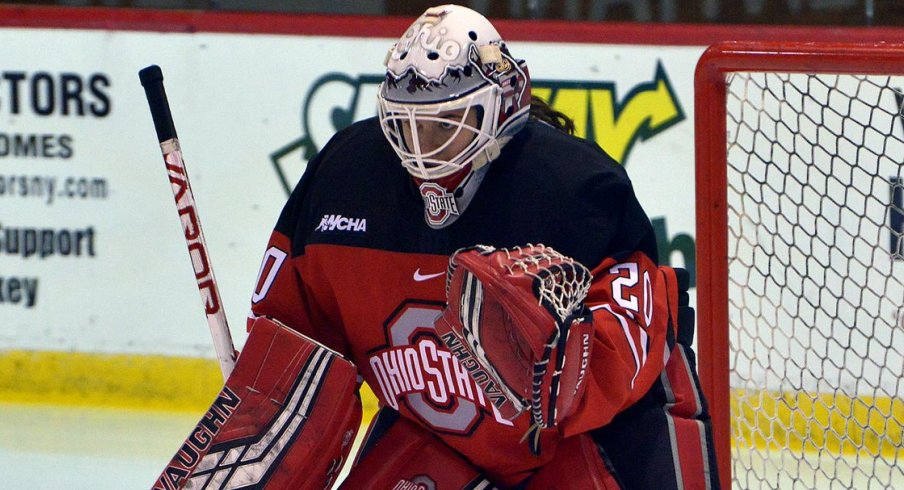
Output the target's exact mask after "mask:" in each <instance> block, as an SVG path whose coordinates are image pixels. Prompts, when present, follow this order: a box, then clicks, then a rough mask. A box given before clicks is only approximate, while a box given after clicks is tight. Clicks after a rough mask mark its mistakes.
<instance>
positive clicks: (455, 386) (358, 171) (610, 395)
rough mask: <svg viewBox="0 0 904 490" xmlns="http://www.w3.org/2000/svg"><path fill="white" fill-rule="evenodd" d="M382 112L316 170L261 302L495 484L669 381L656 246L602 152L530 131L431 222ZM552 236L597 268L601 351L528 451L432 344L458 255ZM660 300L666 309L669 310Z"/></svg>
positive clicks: (273, 243)
mask: <svg viewBox="0 0 904 490" xmlns="http://www.w3.org/2000/svg"><path fill="white" fill-rule="evenodd" d="M423 206H424V203H423V201H422V199H421V197H420V195H419V193H418V192H417V189H416V188H415V187H414V185H413V184H412V181H411V178H410V177H409V175H408V174H407V173H406V171H405V170H404V169H403V168H402V166H401V165H400V164H399V160H398V157H397V156H396V155H395V153H394V152H393V151H392V149H391V148H390V146H389V144H388V143H387V142H386V141H385V139H384V136H383V134H382V132H381V130H380V127H379V123H378V121H377V120H376V119H369V120H365V121H362V122H359V123H356V124H354V125H352V126H350V127H349V128H346V129H344V130H342V131H341V132H339V133H337V134H336V135H335V136H334V137H333V138H332V139H331V140H330V142H329V143H328V144H327V145H326V146H325V147H324V148H323V150H322V151H321V152H320V153H319V154H318V155H317V156H316V157H315V158H314V159H313V160H311V162H310V163H309V164H308V167H307V170H306V171H305V174H304V176H303V177H302V179H301V181H300V182H299V184H298V185H297V187H296V188H295V190H294V192H293V193H292V195H291V197H290V198H289V200H288V202H287V204H286V206H285V208H284V209H283V212H282V214H281V216H280V218H279V221H278V223H277V225H276V227H275V230H274V232H273V234H272V236H271V238H270V242H269V247H268V249H267V252H266V255H265V258H264V262H263V265H262V269H261V277H260V279H259V283H258V285H257V289H256V290H255V292H254V296H253V306H252V311H253V313H254V314H255V315H267V316H272V317H275V318H277V319H279V320H281V321H282V322H284V323H286V324H288V325H290V326H292V327H293V328H296V329H298V330H299V331H301V332H302V333H304V334H306V335H308V336H311V337H313V338H315V339H317V340H319V341H321V342H323V343H325V344H327V345H328V346H330V347H332V348H334V349H336V350H338V351H339V352H342V353H343V354H345V355H346V356H348V357H349V358H350V359H351V360H352V361H353V362H354V363H355V364H356V365H357V367H358V369H359V372H360V374H361V375H362V376H363V378H364V379H365V380H366V382H367V383H368V385H369V386H370V387H371V388H372V389H373V391H374V393H375V394H376V395H377V397H378V398H379V400H380V402H381V404H382V405H384V406H389V407H392V408H394V409H396V410H398V411H399V412H400V413H401V414H402V415H403V416H405V417H407V418H409V419H412V420H415V421H417V422H418V423H420V424H422V425H423V426H424V427H427V428H428V429H429V430H431V431H433V432H434V433H436V434H438V435H439V436H440V437H441V438H442V440H443V441H444V442H446V443H447V444H448V445H450V446H451V447H453V448H454V449H456V450H457V451H458V452H460V453H461V454H462V455H464V456H465V457H466V458H467V459H468V460H470V461H471V463H473V464H474V465H476V466H477V467H479V468H481V469H482V470H483V471H485V472H486V474H487V475H488V476H489V477H491V478H494V479H496V480H497V481H499V482H500V483H513V482H517V481H519V480H520V479H522V478H523V477H524V476H526V475H527V473H528V472H529V471H530V470H532V469H534V468H536V467H538V466H540V465H542V464H543V463H544V462H546V461H548V460H549V459H550V458H551V457H552V455H553V454H554V451H555V448H556V442H557V441H558V440H559V439H560V438H561V437H563V436H567V435H571V434H575V433H580V432H585V431H588V430H592V429H595V428H597V427H601V426H603V425H605V424H607V423H608V422H609V421H610V420H611V419H612V418H613V417H614V416H615V415H616V414H617V413H619V412H620V411H622V410H624V409H625V408H626V407H628V406H630V405H631V404H632V403H634V402H635V401H636V400H638V399H639V398H640V397H641V396H642V395H643V394H644V393H645V392H646V391H647V390H648V389H649V387H650V386H651V385H652V383H653V381H654V380H655V379H656V377H657V376H658V375H659V374H660V372H661V371H662V368H663V364H664V360H665V359H666V358H667V356H668V354H667V353H668V352H669V349H670V346H669V345H668V344H669V343H670V342H671V340H667V337H670V336H671V334H670V333H669V328H668V327H667V326H666V325H667V320H666V319H665V318H663V316H664V315H666V314H667V313H666V312H665V309H666V308H665V305H664V304H659V303H657V302H656V301H653V299H652V298H653V296H654V291H653V289H654V288H656V287H657V283H656V281H655V280H652V279H651V276H653V272H654V271H655V268H656V260H657V258H656V243H655V238H654V234H653V229H652V226H651V224H650V221H649V219H648V218H647V216H646V214H645V213H644V211H643V210H642V208H641V206H640V204H639V203H638V201H637V199H636V197H635V194H634V191H633V188H632V186H631V182H630V180H629V179H628V177H627V175H626V173H625V170H624V168H623V167H622V166H621V165H619V164H618V163H616V162H615V161H613V160H612V159H611V158H610V157H609V156H608V155H606V154H605V153H604V152H603V151H602V150H601V149H600V148H599V147H598V146H597V145H595V144H594V143H591V142H587V141H584V140H581V139H578V138H575V137H572V136H569V135H566V134H564V133H562V132H560V131H557V130H556V129H554V128H552V127H550V126H548V125H545V124H542V123H537V122H531V123H529V124H528V125H527V127H526V128H525V129H524V130H522V131H521V132H519V133H518V134H517V135H516V136H515V138H514V139H513V140H511V141H510V142H509V143H508V144H507V145H506V146H505V148H504V149H503V151H502V154H501V156H500V157H499V158H498V159H497V160H495V161H493V163H491V164H490V167H489V169H488V171H487V173H486V177H485V178H484V180H483V182H482V184H481V186H480V188H479V189H478V190H477V193H476V195H475V197H474V198H473V200H472V201H471V203H470V204H469V206H468V208H467V210H466V211H465V212H464V213H463V214H462V216H461V217H460V218H459V219H457V220H456V221H455V222H453V223H452V224H450V225H449V226H447V227H445V228H442V229H433V228H430V227H429V226H427V224H426V223H425V220H424V208H423ZM526 243H534V244H537V243H542V244H544V245H547V246H551V247H553V248H555V249H556V250H558V251H559V252H561V253H563V254H565V255H568V256H571V257H573V258H574V259H576V260H578V261H580V262H581V263H583V264H584V265H586V266H587V267H588V268H589V269H591V270H592V271H593V273H594V282H593V286H592V288H591V290H590V294H589V296H588V298H587V301H586V303H587V306H588V307H589V308H590V309H591V310H592V311H593V316H594V324H595V330H596V334H595V344H594V348H593V354H592V357H591V369H590V374H589V376H590V380H589V383H588V387H587V391H586V392H585V395H584V398H583V401H582V402H581V405H580V408H579V409H578V411H577V412H576V413H575V414H574V415H572V416H571V417H570V418H569V419H567V420H565V421H564V422H563V423H562V424H561V425H560V426H559V427H557V428H555V429H550V430H547V431H545V432H544V433H543V435H542V438H541V447H542V448H543V451H542V452H541V454H540V455H533V454H532V453H531V452H530V449H529V447H528V445H527V444H526V443H522V442H520V440H521V438H522V436H523V435H524V434H525V432H526V431H527V430H528V423H529V416H527V415H526V414H525V415H522V416H521V417H520V418H518V419H516V420H515V421H514V423H509V422H506V421H504V420H502V419H501V418H500V417H498V415H497V414H495V413H494V410H493V407H492V405H491V404H490V403H489V401H488V400H487V398H486V397H485V396H484V395H483V393H482V392H480V390H479V389H478V388H477V385H476V384H475V383H474V382H473V381H472V380H471V378H470V376H469V375H468V373H467V371H466V370H465V369H464V368H463V367H462V366H460V365H459V364H458V362H457V361H456V359H455V356H454V355H452V354H451V353H450V352H449V351H448V350H447V349H446V348H445V347H444V346H443V344H442V342H441V341H440V340H439V339H438V338H437V336H436V334H435V331H434V329H433V322H434V321H435V320H436V319H437V318H438V317H439V315H440V313H441V311H442V309H443V306H444V304H445V299H446V298H445V271H446V267H447V261H448V257H449V256H450V255H451V254H452V253H453V252H454V251H455V250H457V249H459V248H461V247H465V246H471V245H475V244H486V245H492V246H495V247H512V246H517V245H523V244H526ZM660 303H661V302H660Z"/></svg>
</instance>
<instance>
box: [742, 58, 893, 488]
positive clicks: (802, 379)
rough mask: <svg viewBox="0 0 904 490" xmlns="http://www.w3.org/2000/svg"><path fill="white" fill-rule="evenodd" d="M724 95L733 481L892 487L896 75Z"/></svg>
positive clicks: (765, 82) (756, 79)
mask: <svg viewBox="0 0 904 490" xmlns="http://www.w3.org/2000/svg"><path fill="white" fill-rule="evenodd" d="M727 82H728V84H727V90H728V92H727V107H726V109H727V122H726V124H727V127H726V130H727V138H728V139H727V144H728V189H727V191H728V194H727V199H728V242H729V243H728V258H729V323H730V326H729V329H730V330H729V341H730V349H731V352H730V355H729V358H730V369H731V374H730V376H731V387H732V397H731V430H732V453H733V458H732V473H733V480H734V481H733V483H734V485H735V487H736V488H738V487H739V488H782V489H786V488H838V489H841V488H845V489H847V488H895V487H896V485H904V434H902V427H904V401H902V398H904V380H902V373H904V306H902V305H904V238H902V231H904V210H902V185H904V184H902V165H904V107H902V105H904V102H902V101H904V96H902V89H901V88H902V87H904V77H901V76H891V77H889V76H857V75H837V74H818V75H813V74H787V73H761V72H750V73H745V72H737V73H732V74H730V75H729V78H728V80H727ZM898 488H904V487H898Z"/></svg>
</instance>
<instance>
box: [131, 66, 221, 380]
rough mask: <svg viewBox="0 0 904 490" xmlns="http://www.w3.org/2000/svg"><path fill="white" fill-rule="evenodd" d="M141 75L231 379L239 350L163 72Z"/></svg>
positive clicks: (197, 276)
mask: <svg viewBox="0 0 904 490" xmlns="http://www.w3.org/2000/svg"><path fill="white" fill-rule="evenodd" d="M138 75H139V78H140V79H141V85H142V86H144V91H145V95H146V96H147V99H148V106H149V107H150V110H151V117H152V118H153V120H154V129H155V130H156V132H157V140H158V141H159V142H160V150H161V152H162V153H163V161H164V164H165V165H166V173H167V176H168V177H169V182H170V187H172V190H173V197H174V198H175V200H176V210H177V211H178V213H179V219H180V221H181V222H182V231H183V232H184V235H185V242H186V245H188V254H189V256H190V258H191V262H192V268H193V269H194V271H195V280H196V281H197V284H198V290H199V291H200V293H201V301H202V302H203V304H204V313H205V315H206V316H207V325H208V327H209V328H210V334H211V336H212V337H213V345H214V350H215V351H216V355H217V360H218V361H219V362H220V369H221V371H222V372H223V377H224V378H229V374H230V373H231V372H232V369H233V368H234V367H235V347H234V344H233V342H232V335H231V334H230V331H229V325H228V324H227V322H226V314H225V312H224V311H223V302H222V301H221V299H220V291H219V287H218V286H217V281H216V278H215V277H214V275H213V268H212V267H211V265H210V254H209V253H208V249H207V242H206V240H205V239H204V232H203V231H202V230H201V219H200V217H199V216H198V211H197V206H196V205H195V198H194V194H193V193H192V190H191V183H190V182H189V180H188V172H187V171H186V170H185V162H184V160H183V159H182V150H181V148H180V146H179V138H178V137H177V136H176V127H175V124H174V122H173V116H172V113H171V112H170V107H169V102H168V101H167V98H166V92H165V90H164V88H163V73H162V72H161V70H160V67H159V66H157V65H151V66H149V67H147V68H144V69H142V70H141V71H140V72H139V73H138Z"/></svg>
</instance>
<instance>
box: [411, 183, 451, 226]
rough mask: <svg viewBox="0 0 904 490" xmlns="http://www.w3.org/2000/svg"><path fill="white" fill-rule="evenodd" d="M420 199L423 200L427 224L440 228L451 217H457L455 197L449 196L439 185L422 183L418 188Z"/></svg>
mask: <svg viewBox="0 0 904 490" xmlns="http://www.w3.org/2000/svg"><path fill="white" fill-rule="evenodd" d="M419 189H420V191H421V197H422V198H423V199H424V216H425V217H426V218H427V223H429V224H431V225H433V226H440V225H442V224H443V223H445V222H446V221H448V219H449V217H451V216H452V215H456V216H457V215H458V203H456V202H455V196H454V195H452V194H450V193H449V192H448V191H446V189H445V188H444V187H442V186H440V185H439V184H436V183H433V182H424V183H423V184H421V185H420V187H419Z"/></svg>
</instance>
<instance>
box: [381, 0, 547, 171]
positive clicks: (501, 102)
mask: <svg viewBox="0 0 904 490" xmlns="http://www.w3.org/2000/svg"><path fill="white" fill-rule="evenodd" d="M386 69H387V70H386V80H385V81H384V82H383V83H382V84H381V86H380V89H379V95H378V100H379V111H380V112H379V113H380V123H381V126H382V128H383V132H384V134H385V135H386V138H387V139H388V140H389V143H390V144H391V145H392V147H393V149H394V150H395V152H396V153H397V154H398V155H399V158H400V159H401V161H402V165H403V166H404V167H405V168H406V169H407V170H408V172H409V173H410V174H411V175H412V176H413V177H415V178H416V179H420V180H428V181H436V180H438V179H443V178H445V177H448V176H451V175H453V174H455V173H456V172H459V171H461V170H463V169H470V171H472V172H473V171H475V170H477V169H479V168H480V167H482V166H483V165H485V164H486V163H487V162H489V161H492V160H493V159H495V158H496V157H497V156H499V152H500V150H501V149H502V147H503V145H505V143H506V142H507V141H508V140H510V139H511V137H512V136H513V135H514V134H515V133H516V132H517V131H518V130H520V129H521V128H522V127H523V126H524V124H525V122H526V121H527V118H528V115H529V111H530V79H529V76H528V73H527V66H526V64H525V63H524V61H522V60H516V59H514V58H512V57H511V55H510V54H509V52H508V50H507V49H506V46H505V43H504V42H503V41H502V38H501V37H500V36H499V33H498V32H497V31H496V29H495V28H494V27H493V25H492V24H491V23H490V22H489V21H488V20H487V19H486V18H484V17H483V16H482V15H480V14H479V13H477V12H475V11H473V10H471V9H468V8H465V7H461V6H458V5H443V6H439V7H433V8H430V9H428V10H427V11H426V12H425V13H424V14H423V15H421V16H420V17H419V18H418V19H417V20H415V22H414V23H413V24H412V25H411V27H409V28H408V30H407V31H406V32H405V34H404V35H403V36H402V38H401V39H400V40H399V41H398V42H397V43H396V44H395V45H394V46H393V48H392V50H391V51H390V52H389V53H388V55H387V59H386Z"/></svg>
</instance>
